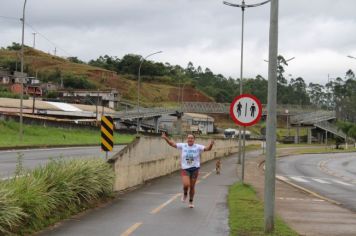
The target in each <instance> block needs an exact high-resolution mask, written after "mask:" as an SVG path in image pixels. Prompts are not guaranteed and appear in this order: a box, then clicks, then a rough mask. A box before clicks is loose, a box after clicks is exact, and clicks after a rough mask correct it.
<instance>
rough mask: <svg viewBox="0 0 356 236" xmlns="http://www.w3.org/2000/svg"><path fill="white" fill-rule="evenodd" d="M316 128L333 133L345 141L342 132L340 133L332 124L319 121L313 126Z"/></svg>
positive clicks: (344, 135)
mask: <svg viewBox="0 0 356 236" xmlns="http://www.w3.org/2000/svg"><path fill="white" fill-rule="evenodd" d="M314 125H315V126H316V127H319V128H321V129H323V130H326V131H328V132H330V133H333V134H335V135H337V136H339V137H341V138H344V139H346V134H345V133H344V132H342V131H341V130H339V129H338V128H337V127H336V126H335V125H334V124H332V123H329V122H327V121H321V122H318V123H316V124H314Z"/></svg>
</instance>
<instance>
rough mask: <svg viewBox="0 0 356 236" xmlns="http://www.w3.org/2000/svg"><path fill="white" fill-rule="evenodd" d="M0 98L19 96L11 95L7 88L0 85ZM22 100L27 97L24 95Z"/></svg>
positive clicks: (16, 96)
mask: <svg viewBox="0 0 356 236" xmlns="http://www.w3.org/2000/svg"><path fill="white" fill-rule="evenodd" d="M0 97H1V98H20V94H16V93H12V92H11V91H10V90H9V89H8V88H6V87H4V86H1V85H0ZM23 98H24V99H28V95H24V96H23Z"/></svg>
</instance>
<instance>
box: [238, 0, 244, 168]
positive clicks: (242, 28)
mask: <svg viewBox="0 0 356 236" xmlns="http://www.w3.org/2000/svg"><path fill="white" fill-rule="evenodd" d="M244 5H245V1H242V6H244ZM241 10H242V20H241V63H240V95H241V94H242V77H243V58H244V23H245V8H244V7H241ZM241 131H242V129H241V126H239V159H238V161H237V164H241V156H242V148H243V147H242V143H241V139H242V135H241ZM242 168H243V167H242Z"/></svg>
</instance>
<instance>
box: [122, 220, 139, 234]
mask: <svg viewBox="0 0 356 236" xmlns="http://www.w3.org/2000/svg"><path fill="white" fill-rule="evenodd" d="M141 225H142V222H138V223H135V224H133V225H132V226H131V227H130V228H128V229H127V230H126V231H125V232H123V233H122V234H120V236H129V235H130V234H132V233H133V232H134V231H135V230H136V229H137V228H138V227H140V226H141Z"/></svg>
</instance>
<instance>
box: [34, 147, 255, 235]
mask: <svg viewBox="0 0 356 236" xmlns="http://www.w3.org/2000/svg"><path fill="white" fill-rule="evenodd" d="M258 153H260V152H258ZM258 153H257V152H256V154H255V156H257V155H258ZM248 155H251V154H250V153H248ZM236 162H237V157H236V156H231V157H228V158H223V159H222V173H221V175H216V173H215V171H214V168H215V162H209V163H206V164H204V165H203V166H202V167H201V171H200V176H199V180H198V184H197V186H196V197H195V201H194V204H195V208H193V209H190V208H188V204H187V203H182V202H181V201H180V197H181V192H182V186H181V179H180V175H179V173H178V172H175V173H173V174H171V175H168V176H165V177H162V178H158V179H155V180H153V181H150V182H148V183H146V184H145V185H144V186H142V187H140V188H138V189H136V190H133V191H130V192H127V193H121V194H120V195H119V196H118V197H117V198H116V199H115V200H114V201H113V202H112V203H110V204H109V205H107V206H105V207H102V208H99V209H95V210H92V211H89V212H87V213H86V214H84V215H82V216H79V217H75V218H73V219H71V220H68V221H64V222H63V223H61V224H59V226H58V227H55V228H53V229H49V230H46V231H44V232H43V233H41V234H39V235H40V236H44V235H46V236H47V235H49V236H64V235H66V236H67V235H73V236H74V235H75V236H97V235H101V236H115V235H117V236H118V235H121V236H128V235H130V236H131V235H132V236H133V235H144V236H167V235H169V236H182V235H184V236H187V235H194V236H196V235H204V236H216V235H219V236H224V235H229V227H228V208H227V199H226V198H227V193H228V188H229V186H230V185H231V184H233V183H235V182H236V181H237V180H238V178H237V172H236V168H237V165H236Z"/></svg>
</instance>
